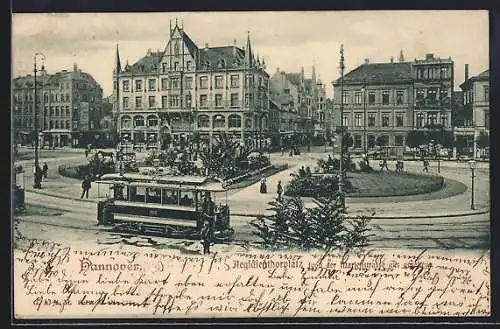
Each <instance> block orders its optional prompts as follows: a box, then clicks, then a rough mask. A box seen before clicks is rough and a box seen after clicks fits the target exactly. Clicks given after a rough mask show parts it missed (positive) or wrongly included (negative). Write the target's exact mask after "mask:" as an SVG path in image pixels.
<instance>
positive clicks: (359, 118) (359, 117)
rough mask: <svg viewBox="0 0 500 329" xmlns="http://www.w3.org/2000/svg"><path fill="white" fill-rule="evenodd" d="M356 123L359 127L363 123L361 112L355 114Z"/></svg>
mask: <svg viewBox="0 0 500 329" xmlns="http://www.w3.org/2000/svg"><path fill="white" fill-rule="evenodd" d="M354 125H355V126H357V127H361V126H362V125H363V124H362V123H361V113H356V114H354Z"/></svg>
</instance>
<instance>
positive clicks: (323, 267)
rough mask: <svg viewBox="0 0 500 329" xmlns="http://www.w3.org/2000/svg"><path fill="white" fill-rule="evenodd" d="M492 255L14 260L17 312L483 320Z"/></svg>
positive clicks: (38, 250) (75, 254)
mask: <svg viewBox="0 0 500 329" xmlns="http://www.w3.org/2000/svg"><path fill="white" fill-rule="evenodd" d="M489 262H490V261H489V254H479V253H476V254H474V253H465V252H464V253H459V254H457V253H446V252H443V251H439V252H438V251H430V250H419V251H404V252H402V251H391V250H385V251H370V250H366V251H333V252H326V253H317V254H310V253H309V254H306V253H283V252H282V253H257V252H248V253H233V254H212V255H207V256H203V255H199V256H198V255H194V256H192V255H188V256H186V255H181V254H178V253H169V252H168V251H158V252H155V251H142V250H139V251H125V250H124V249H119V248H116V249H102V250H93V251H91V250H76V249H74V248H71V247H68V246H64V245H61V244H58V243H54V242H47V241H39V240H31V241H29V243H28V244H27V245H26V246H24V247H23V248H21V249H17V250H15V252H14V273H15V279H14V311H15V314H16V317H18V318H36V317H48V316H50V317H57V316H65V317H68V316H69V317H71V316H74V317H83V316H84V317H102V316H108V317H109V316H116V317H120V318H124V317H127V316H129V315H133V316H144V317H148V316H155V317H160V316H165V317H268V316H298V317H311V316H488V315H489V314H490V273H489V269H490V265H489V264H490V263H489Z"/></svg>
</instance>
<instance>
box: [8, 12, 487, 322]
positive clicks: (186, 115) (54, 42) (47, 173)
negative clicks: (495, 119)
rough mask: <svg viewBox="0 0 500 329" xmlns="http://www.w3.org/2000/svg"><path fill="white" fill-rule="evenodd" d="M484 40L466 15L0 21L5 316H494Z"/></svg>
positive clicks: (104, 16) (25, 17) (482, 19)
mask: <svg viewBox="0 0 500 329" xmlns="http://www.w3.org/2000/svg"><path fill="white" fill-rule="evenodd" d="M34 26H36V28H33V27H34ZM489 40H490V38H489V16H488V12H487V11H477V10H476V11H473V10H470V11H458V10H456V11H451V10H447V11H443V10H440V11H430V10H427V11H425V10H422V11H309V12H308V11H302V12H293V11H289V12H287V11H284V12H271V11H269V12H156V13H15V14H12V73H11V75H12V80H11V86H12V87H11V112H10V113H11V140H12V145H11V152H12V159H13V160H12V163H11V173H12V174H11V182H12V184H11V188H12V193H11V196H12V202H11V204H12V214H13V215H12V219H11V222H12V227H13V230H12V246H13V249H12V262H13V275H14V277H13V281H12V285H13V292H12V298H13V309H12V314H13V319H14V320H30V319H59V320H62V319H91V318H94V319H95V318H106V319H118V320H123V319H155V318H190V319H191V318H197V319H204V318H215V319H224V318H276V317H278V318H289V317H298V318H303V317H332V318H335V317H388V316H391V317H401V316H405V317H430V316H431V317H443V321H445V320H446V318H447V317H487V316H490V315H491V296H490V207H491V202H490V138H489V134H490V122H489V120H490V73H489V72H490V67H489V63H490V53H489V51H490V50H489V47H490V44H489V42H490V41H489Z"/></svg>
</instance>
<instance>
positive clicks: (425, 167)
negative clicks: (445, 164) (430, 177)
mask: <svg viewBox="0 0 500 329" xmlns="http://www.w3.org/2000/svg"><path fill="white" fill-rule="evenodd" d="M422 171H425V172H429V161H428V160H424V169H423V170H422Z"/></svg>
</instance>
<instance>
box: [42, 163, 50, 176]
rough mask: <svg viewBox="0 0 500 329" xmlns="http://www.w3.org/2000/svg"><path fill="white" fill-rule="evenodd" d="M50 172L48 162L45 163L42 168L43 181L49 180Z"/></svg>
mask: <svg viewBox="0 0 500 329" xmlns="http://www.w3.org/2000/svg"><path fill="white" fill-rule="evenodd" d="M48 171H49V166H48V165H47V162H44V163H43V168H42V178H43V179H42V180H45V179H47V173H48Z"/></svg>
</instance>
